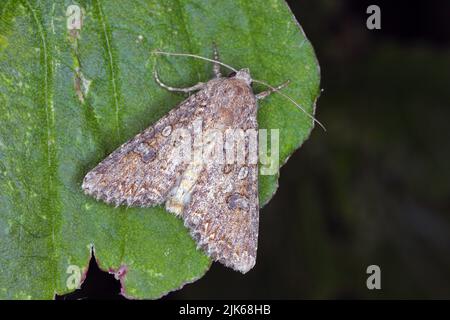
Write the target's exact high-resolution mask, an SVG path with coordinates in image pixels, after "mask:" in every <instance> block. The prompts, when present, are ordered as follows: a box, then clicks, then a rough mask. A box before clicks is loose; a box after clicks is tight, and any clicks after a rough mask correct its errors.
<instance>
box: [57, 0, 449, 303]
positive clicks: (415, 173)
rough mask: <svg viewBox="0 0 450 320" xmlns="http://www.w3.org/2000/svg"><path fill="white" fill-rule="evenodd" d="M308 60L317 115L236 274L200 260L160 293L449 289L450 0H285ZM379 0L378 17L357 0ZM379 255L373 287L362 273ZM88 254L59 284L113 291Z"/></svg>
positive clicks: (420, 293) (436, 292)
mask: <svg viewBox="0 0 450 320" xmlns="http://www.w3.org/2000/svg"><path fill="white" fill-rule="evenodd" d="M288 3H289V5H290V7H291V9H292V11H293V12H294V14H295V16H296V17H297V19H298V20H299V22H300V24H301V25H302V27H303V28H304V30H305V32H306V34H307V36H308V38H309V39H310V40H311V42H312V44H313V46H314V48H315V50H316V54H317V56H318V60H319V63H320V65H321V70H322V80H321V87H322V88H323V89H324V91H323V93H322V96H321V98H320V99H319V101H318V109H317V110H318V112H317V117H318V119H319V120H320V121H321V122H322V123H324V124H325V125H326V127H327V132H326V133H325V132H323V131H322V130H320V128H316V129H315V130H314V131H313V134H312V135H311V137H310V139H309V140H308V141H307V142H306V143H305V144H304V145H303V146H302V148H301V149H300V150H298V151H297V152H296V153H295V154H294V155H293V156H292V157H291V159H290V160H289V162H288V163H287V164H286V165H285V166H284V167H283V168H282V169H281V178H280V187H279V190H278V192H277V194H276V195H275V197H274V198H273V200H272V201H271V202H270V203H269V204H268V205H267V206H266V207H265V208H263V209H262V210H261V218H260V219H261V220H260V221H261V225H260V235H261V237H260V239H259V248H258V251H259V256H258V261H257V264H256V267H255V268H254V269H253V270H252V271H251V272H249V273H248V274H246V275H245V276H244V275H242V274H240V273H238V272H233V271H231V270H230V269H227V268H225V267H223V266H222V265H220V264H217V263H214V264H213V265H212V267H211V269H210V270H209V271H208V272H207V273H206V275H205V276H204V277H203V278H202V279H200V280H198V281H196V282H195V283H193V284H189V285H186V286H185V287H184V288H183V289H182V290H180V291H176V292H172V293H170V294H169V295H168V296H166V297H165V299H189V298H201V299H213V298H224V299H236V298H250V299H251V298H262V299H283V298H286V299H307V298H309V299H311V298H312V299H315V298H325V299H335V298H387V299H389V298H402V299H406V298H450V215H449V214H450V212H449V211H450V197H449V195H450V183H449V181H450V170H449V165H448V162H449V159H450V142H449V138H450V134H449V130H448V121H449V119H450V106H449V104H450V50H449V47H450V1H447V0H441V1H439V0H435V1H398V0H397V1H389V0H386V1H361V0H353V1H350V0H347V1H342V0H341V1H333V0H328V1H327V0H314V1H312V0H310V1H306V0H304V1H288ZM370 4H377V5H379V6H380V7H381V26H382V29H381V30H368V29H367V28H366V19H367V17H368V14H366V8H367V7H368V6H369V5H370ZM371 264H376V265H379V266H380V268H381V286H382V289H381V290H373V291H371V290H368V289H367V287H366V278H367V277H368V275H367V274H366V268H367V266H369V265H371ZM119 289H120V284H119V283H118V282H117V281H115V280H114V278H113V277H112V276H111V275H109V274H107V273H103V272H101V271H99V270H98V268H97V267H96V265H95V262H93V261H91V265H90V269H89V273H88V277H87V280H86V281H85V283H84V284H83V285H82V289H81V290H78V291H77V292H75V293H73V294H70V295H67V296H64V297H60V298H66V299H72V298H108V299H123V297H121V296H119V295H118V293H119Z"/></svg>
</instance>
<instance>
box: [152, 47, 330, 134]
mask: <svg viewBox="0 0 450 320" xmlns="http://www.w3.org/2000/svg"><path fill="white" fill-rule="evenodd" d="M152 53H153V54H160V55H165V56H180V57H191V58H196V59H200V60H205V61H209V62H213V63H217V64H220V65H221V66H223V67H225V68H228V69H230V70H231V71H234V72H238V70H236V69H235V68H233V67H232V66H229V65H227V64H225V63H223V62H220V61H217V60H214V59H209V58H206V57H202V56H199V55H196V54H192V53H175V52H165V51H161V50H155V51H152ZM252 81H253V82H256V83H260V84H262V85H264V86H266V87H268V88H270V89H271V90H273V91H274V92H276V93H278V94H280V95H281V96H283V97H285V98H286V99H288V100H289V101H291V102H292V103H293V104H294V105H295V106H296V107H297V108H299V109H300V110H301V111H302V112H303V113H305V114H306V115H307V116H308V117H309V118H311V119H312V120H313V121H314V122H316V123H317V124H318V125H319V126H320V127H321V128H322V129H323V130H324V131H327V129H325V126H324V125H323V124H322V123H320V121H319V120H317V119H316V118H314V116H313V115H311V114H310V113H309V112H307V111H306V110H305V109H304V108H303V107H302V106H301V105H299V104H298V103H297V102H296V101H295V100H294V99H292V98H291V97H290V96H288V95H287V94H285V93H283V92H281V91H280V90H278V89H276V88H275V87H273V86H271V85H270V84H268V83H266V82H264V81H260V80H255V79H252Z"/></svg>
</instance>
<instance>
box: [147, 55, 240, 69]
mask: <svg viewBox="0 0 450 320" xmlns="http://www.w3.org/2000/svg"><path fill="white" fill-rule="evenodd" d="M152 53H153V54H160V55H165V56H181V57H191V58H196V59H201V60H205V61H209V62H214V63H217V64H220V65H221V66H223V67H225V68H228V69H230V70H231V71H234V72H238V71H237V70H236V69H235V68H233V67H232V66H229V65H227V64H225V63H223V62H220V61H217V60H214V59H209V58H205V57H202V56H199V55H196V54H191V53H175V52H164V51H160V50H155V51H152Z"/></svg>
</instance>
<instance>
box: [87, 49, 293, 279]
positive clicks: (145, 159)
mask: <svg viewBox="0 0 450 320" xmlns="http://www.w3.org/2000/svg"><path fill="white" fill-rule="evenodd" d="M158 53H160V54H168V53H162V52H158ZM172 55H187V56H194V55H189V54H172ZM195 57H198V56H195ZM202 59H204V60H209V61H212V62H213V63H214V67H213V70H214V75H215V77H214V78H213V79H211V80H209V81H208V82H206V83H198V84H196V85H195V86H193V87H190V88H172V87H169V86H167V85H165V84H164V83H162V82H161V81H160V80H159V77H158V74H157V73H156V71H155V79H156V81H157V83H158V84H159V85H160V86H162V87H164V88H166V89H168V90H170V91H181V92H189V93H191V92H195V91H196V93H194V94H192V95H190V96H189V97H188V98H187V99H186V100H184V101H183V102H181V103H180V104H179V105H178V106H177V107H176V108H174V109H173V110H172V111H170V112H169V113H168V114H167V115H166V116H164V117H163V118H161V119H160V120H158V121H157V122H156V123H155V124H153V125H152V126H150V127H149V128H147V129H146V130H144V131H143V132H141V133H139V134H138V135H137V136H135V137H134V138H132V139H131V140H129V141H128V142H126V143H124V144H123V145H122V146H120V147H119V148H118V149H117V150H115V151H114V152H113V153H111V154H110V155H109V156H108V157H107V158H106V159H105V160H103V161H102V162H101V163H100V164H98V165H97V166H96V167H95V168H94V169H92V170H91V171H90V172H89V173H88V174H87V175H86V176H85V178H84V181H83V184H82V188H83V190H84V191H85V193H87V194H88V195H91V196H93V197H95V198H97V199H101V200H103V201H105V202H107V203H110V204H114V205H116V206H119V205H122V204H124V205H127V206H136V207H150V206H155V205H161V204H165V207H166V209H167V210H168V211H170V212H172V213H174V214H176V215H177V216H181V218H182V219H183V221H184V224H185V226H186V227H187V228H189V230H190V233H191V235H192V237H193V238H194V239H195V240H196V242H197V245H198V247H199V248H202V249H203V250H204V251H205V252H206V253H207V254H208V256H210V257H211V258H212V259H214V260H216V261H219V262H221V263H223V264H224V265H226V266H227V267H231V268H233V269H234V270H238V271H241V272H242V273H246V272H247V271H249V270H250V269H251V268H253V266H254V265H255V262H256V251H257V245H258V220H259V204H258V162H257V160H256V161H240V162H239V161H234V162H230V161H193V160H192V158H193V157H192V155H189V156H186V153H189V150H188V151H186V150H184V151H186V152H185V153H184V156H185V157H187V158H189V161H180V152H179V149H177V148H178V147H179V145H180V143H179V142H180V137H181V136H183V135H184V136H183V137H185V136H189V135H191V136H195V135H196V134H197V132H196V130H198V126H196V125H195V124H196V123H198V122H201V130H202V131H204V132H216V133H217V132H218V133H219V134H220V133H221V134H223V135H226V134H227V133H228V132H230V130H238V131H240V132H241V131H244V132H249V131H251V130H254V131H257V129H258V123H257V120H256V115H257V101H258V100H260V99H263V98H265V97H267V96H268V95H269V94H270V93H272V92H274V91H278V90H279V89H280V88H282V87H283V86H284V85H286V84H287V83H285V84H283V85H281V86H279V87H277V88H274V87H271V86H269V88H270V89H269V90H267V91H264V92H261V93H258V94H254V93H253V90H252V87H251V85H252V81H253V80H252V78H251V76H250V72H249V70H248V69H241V70H234V69H233V68H231V67H229V66H227V65H225V64H223V63H221V62H220V61H219V60H218V54H217V51H216V50H214V59H207V58H203V57H202ZM220 65H223V66H227V67H228V68H231V69H233V70H234V71H235V72H233V73H232V74H230V75H229V76H227V77H223V76H222V75H221V73H220ZM260 83H261V82H260ZM180 132H182V133H183V134H181V135H180V134H179V133H180ZM192 140H194V141H192ZM192 140H190V142H191V143H192V144H191V145H193V146H194V147H193V149H194V152H193V153H195V152H196V151H198V150H200V149H201V150H203V154H202V155H204V152H205V150H209V151H211V150H217V148H219V149H220V148H224V146H223V145H222V144H219V143H218V142H217V141H218V140H214V139H209V140H208V139H200V140H199V141H195V138H194V139H192ZM254 140H255V139H254ZM254 140H253V146H254V147H255V146H256V152H257V139H256V142H255V141H254ZM255 143H256V145H255ZM250 144H251V141H250V139H249V138H247V140H245V143H244V145H245V147H247V148H249V147H250ZM175 150H177V152H174V151H175ZM256 154H257V153H256ZM256 157H257V156H256ZM194 158H195V157H194ZM215 160H217V159H215ZM222 160H223V159H222ZM235 160H236V159H235ZM241 160H242V159H241ZM247 160H248V159H247Z"/></svg>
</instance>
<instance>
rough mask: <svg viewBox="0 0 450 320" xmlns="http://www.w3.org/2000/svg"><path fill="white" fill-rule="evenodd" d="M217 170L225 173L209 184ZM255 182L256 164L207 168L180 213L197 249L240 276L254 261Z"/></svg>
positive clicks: (256, 203)
mask: <svg viewBox="0 0 450 320" xmlns="http://www.w3.org/2000/svg"><path fill="white" fill-rule="evenodd" d="M221 170H223V171H225V172H226V173H225V174H224V175H223V176H222V179H221V180H220V181H211V177H214V176H217V174H222V172H217V171H221ZM257 181H258V168H257V165H249V166H244V167H239V166H238V165H232V166H228V167H227V166H222V167H213V166H208V167H206V168H205V169H204V171H203V172H202V174H201V175H200V178H199V180H198V181H197V184H196V185H195V187H194V189H193V193H192V196H191V201H190V203H189V205H188V206H187V207H186V208H185V210H184V212H183V214H182V215H183V219H184V222H185V225H186V226H187V227H188V228H189V229H190V230H191V234H192V236H193V237H194V239H195V240H196V241H197V244H198V246H199V247H201V248H202V249H204V250H205V252H207V254H208V255H209V256H210V257H211V258H213V259H214V260H217V261H220V262H221V263H223V264H224V265H226V266H228V267H231V268H233V269H235V270H239V271H241V272H243V273H245V272H247V271H249V270H250V269H251V268H252V267H253V266H254V265H255V261H256V251H257V246H258V222H259V212H258V211H259V207H258V188H257V187H258V183H257ZM255 182H256V183H255Z"/></svg>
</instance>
